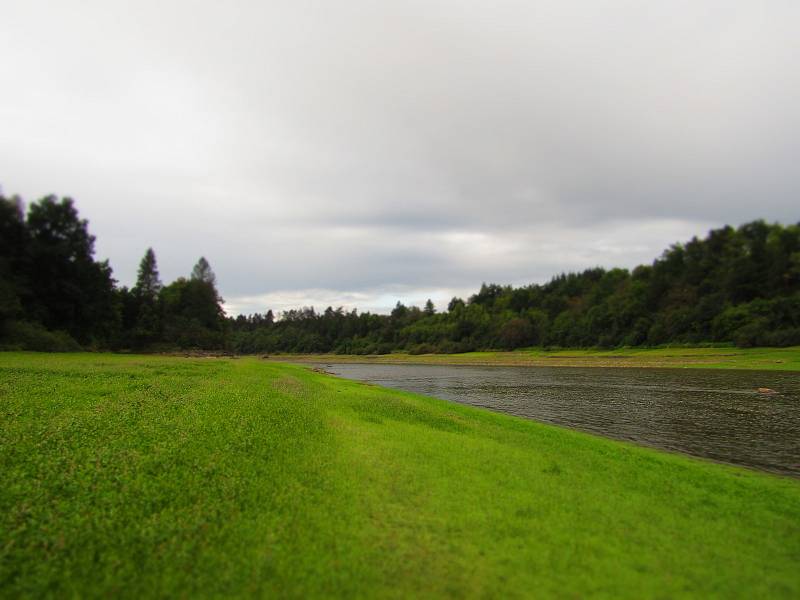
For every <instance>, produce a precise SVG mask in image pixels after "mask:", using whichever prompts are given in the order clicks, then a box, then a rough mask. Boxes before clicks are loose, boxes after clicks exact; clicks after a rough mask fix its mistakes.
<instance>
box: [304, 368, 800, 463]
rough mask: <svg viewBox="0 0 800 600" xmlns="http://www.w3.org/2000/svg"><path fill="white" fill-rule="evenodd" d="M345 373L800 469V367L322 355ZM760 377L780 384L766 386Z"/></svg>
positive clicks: (642, 439) (707, 453)
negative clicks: (487, 363) (354, 359)
mask: <svg viewBox="0 0 800 600" xmlns="http://www.w3.org/2000/svg"><path fill="white" fill-rule="evenodd" d="M320 366H322V367H323V368H325V369H326V370H327V371H330V372H332V373H335V374H336V375H339V376H342V377H347V378H349V379H357V380H361V381H368V382H371V383H375V384H378V385H382V386H386V387H391V388H398V389H402V390H407V391H411V392H418V393H421V394H427V395H429V396H437V397H439V398H444V399H446V400H454V401H456V402H461V403H463V404H471V405H473V406H481V407H484V408H489V409H491V410H496V411H499V412H505V413H510V414H513V415H518V416H521V417H527V418H530V419H535V420H537V421H544V422H547V423H554V424H557V425H564V426H567V427H574V428H575V429H581V430H583V431H588V432H591V433H596V434H600V435H604V436H607V437H610V438H615V439H621V440H628V441H633V442H636V443H639V444H644V445H648V446H655V447H658V448H664V449H667V450H673V451H679V452H684V453H686V454H692V455H695V456H700V457H704V458H710V459H713V460H717V461H722V462H728V463H734V464H740V465H745V466H748V467H754V468H758V469H763V470H767V471H773V472H777V473H783V474H786V475H792V476H795V477H800V374H797V373H788V372H784V373H781V372H774V371H711V370H700V369H629V368H625V369H620V368H618V369H603V368H566V367H559V368H547V367H542V368H537V367H445V366H429V365H375V364H371V365H361V364H323V365H320ZM760 387H766V388H771V389H774V390H777V391H778V392H779V393H778V394H771V395H765V394H760V393H758V392H757V391H756V390H757V388H760Z"/></svg>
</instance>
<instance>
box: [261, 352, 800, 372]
mask: <svg viewBox="0 0 800 600" xmlns="http://www.w3.org/2000/svg"><path fill="white" fill-rule="evenodd" d="M263 358H264V359H266V360H274V361H279V362H299V363H310V362H311V363H324V362H331V363H335V362H347V363H365V364H372V363H379V364H424V365H448V366H454V365H470V366H509V367H511V366H514V367H517V366H518V367H616V368H668V369H684V368H690V369H748V370H765V371H800V346H793V347H790V348H734V347H728V346H721V347H709V348H653V349H639V348H626V349H616V350H574V349H572V350H569V349H567V350H552V351H548V350H543V349H540V348H537V349H525V350H515V351H489V352H465V353H463V354H419V355H413V354H409V353H407V352H396V353H391V354H377V355H354V354H271V355H264V356H263Z"/></svg>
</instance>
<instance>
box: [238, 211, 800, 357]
mask: <svg viewBox="0 0 800 600" xmlns="http://www.w3.org/2000/svg"><path fill="white" fill-rule="evenodd" d="M231 330H232V333H231V344H232V346H233V348H234V349H236V350H238V351H241V352H262V351H268V352H274V351H283V352H319V351H322V352H336V353H344V354H378V353H385V352H388V351H408V352H410V353H412V354H428V353H432V352H441V353H452V352H466V351H470V350H476V349H495V348H496V349H507V350H513V349H516V348H524V347H530V346H545V347H549V346H558V347H571V348H580V347H586V348H588V347H596V348H617V347H622V346H646V345H650V346H658V345H663V344H701V343H705V342H716V343H726V342H735V343H736V344H738V345H739V346H742V347H749V346H765V345H766V346H791V345H796V344H800V226H798V225H789V226H782V225H777V224H776V225H768V224H766V223H764V222H763V221H754V222H752V223H748V224H746V225H743V226H741V227H739V228H738V229H733V228H732V227H724V228H722V229H718V230H714V231H711V232H709V234H708V236H707V237H706V238H705V239H704V240H700V239H697V238H694V239H692V240H691V241H689V242H688V243H686V244H675V245H673V246H672V247H671V248H669V249H668V250H667V251H666V252H664V254H663V255H662V256H661V257H660V258H658V259H657V260H656V261H654V263H653V264H652V265H643V266H640V267H637V268H636V269H634V270H633V271H632V272H629V271H627V270H625V269H611V270H605V269H602V268H592V269H587V270H585V271H583V272H582V273H565V274H561V275H558V276H556V277H554V278H553V279H552V280H551V281H549V282H548V283H545V284H543V285H537V284H533V285H529V286H524V287H519V288H514V287H511V286H501V285H497V284H483V285H482V286H481V288H480V290H479V291H478V293H477V294H475V295H473V296H472V297H470V298H469V299H468V300H467V301H466V302H464V301H463V300H461V299H459V298H453V299H452V300H451V301H450V303H449V305H448V309H447V311H446V312H442V313H437V312H436V311H435V310H434V308H433V304H432V303H431V302H428V303H426V306H425V308H424V309H423V310H420V309H418V308H416V307H407V306H404V305H402V304H400V303H398V304H397V306H396V307H395V308H394V310H393V311H392V312H391V314H390V315H371V314H369V313H362V314H358V313H357V312H356V311H351V312H347V313H346V312H344V311H343V310H342V309H338V310H333V309H332V308H328V309H327V310H326V311H325V312H324V313H322V314H320V313H317V312H316V311H314V310H313V309H303V310H301V311H291V312H290V313H287V314H284V316H283V318H282V319H280V320H278V321H275V320H270V321H269V322H266V321H265V320H264V319H263V318H262V317H261V316H260V315H252V316H250V317H242V316H240V317H237V318H236V319H232V320H231Z"/></svg>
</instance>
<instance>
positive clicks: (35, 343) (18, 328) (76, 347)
mask: <svg viewBox="0 0 800 600" xmlns="http://www.w3.org/2000/svg"><path fill="white" fill-rule="evenodd" d="M0 349H3V350H33V351H34V352H79V351H80V350H82V348H81V345H80V344H78V342H76V341H75V340H74V339H73V338H72V337H71V336H70V335H69V334H68V333H67V332H65V331H48V330H47V329H45V328H44V327H43V326H42V325H40V324H39V323H28V322H26V321H11V322H9V323H6V325H5V327H4V328H3V341H2V342H0Z"/></svg>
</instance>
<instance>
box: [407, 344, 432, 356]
mask: <svg viewBox="0 0 800 600" xmlns="http://www.w3.org/2000/svg"><path fill="white" fill-rule="evenodd" d="M437 350H438V349H437V348H436V346H434V345H433V344H417V345H415V346H412V347H411V348H410V349H409V351H408V353H409V354H413V355H418V354H436V352H437Z"/></svg>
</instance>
